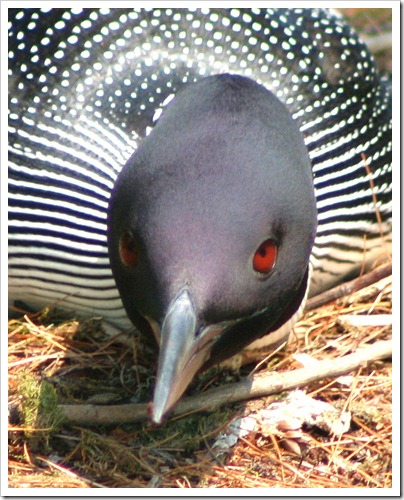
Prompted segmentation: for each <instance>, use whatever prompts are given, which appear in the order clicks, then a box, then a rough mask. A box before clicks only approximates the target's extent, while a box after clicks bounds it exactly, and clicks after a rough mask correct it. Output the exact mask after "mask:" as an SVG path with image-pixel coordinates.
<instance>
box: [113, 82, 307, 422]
mask: <svg viewBox="0 0 404 500" xmlns="http://www.w3.org/2000/svg"><path fill="white" fill-rule="evenodd" d="M316 215H317V212H316V202H315V196H314V188H313V181H312V171H311V164H310V160H309V157H308V152H307V149H306V147H305V144H304V141H303V138H302V135H301V133H300V131H299V128H298V125H297V124H296V123H295V122H294V120H293V119H292V117H291V115H290V113H289V112H288V110H287V109H286V107H285V106H284V105H283V104H282V103H281V102H280V101H279V100H278V99H277V98H276V97H275V96H274V95H273V94H272V93H271V92H269V91H268V90H266V89H265V88H264V87H262V86H261V85H258V84H257V83H255V82H253V81H252V80H250V79H248V78H245V77H241V76H236V75H228V74H223V75H217V76H212V77H207V78H204V79H202V80H200V81H198V82H197V83H193V84H190V85H188V86H186V87H184V88H183V89H182V90H181V91H180V92H179V93H178V94H177V96H176V97H175V99H174V100H173V101H172V102H171V103H170V104H169V105H168V106H167V108H166V110H165V111H164V113H163V115H162V117H161V118H160V120H159V121H158V123H157V125H156V126H155V128H154V129H153V130H152V132H151V133H150V134H149V136H147V137H146V138H145V139H144V141H143V142H142V144H141V145H140V147H139V148H138V150H137V151H136V152H135V153H134V155H133V156H132V157H131V158H130V159H129V161H128V162H127V164H126V165H125V166H124V168H123V170H122V171H121V173H120V175H119V177H118V179H117V182H116V184H115V187H114V189H113V193H112V196H111V200H110V206H109V219H108V246H109V256H110V260H111V266H112V270H113V274H114V278H115V280H116V283H117V286H118V289H119V291H120V294H121V298H122V301H123V304H124V307H125V309H126V311H127V314H128V316H129V318H130V319H131V320H132V322H133V323H134V324H135V325H136V326H137V327H138V328H139V329H140V330H141V331H143V332H145V333H146V334H150V333H151V332H153V333H154V335H155V336H156V338H157V340H158V342H159V346H160V347H159V361H158V368H157V380H156V388H155V393H154V401H153V410H152V418H153V420H154V421H155V422H157V423H158V422H160V421H161V420H162V418H163V416H164V415H165V414H166V413H167V411H168V410H169V409H170V408H172V406H173V405H174V404H175V402H176V401H177V400H178V399H179V398H180V397H181V395H182V394H183V392H184V390H185V389H186V388H187V386H188V385H189V383H190V381H191V380H192V378H193V376H194V375H195V373H196V372H197V371H199V370H200V369H202V368H206V367H208V366H211V365H212V364H214V363H217V362H219V361H221V360H223V359H225V358H227V357H229V356H231V355H233V354H235V353H237V352H238V351H240V350H241V349H242V348H243V347H245V346H246V345H248V344H249V343H251V342H252V341H254V340H256V339H258V338H260V337H262V336H263V335H265V334H267V333H269V332H271V331H274V330H276V329H277V328H279V327H280V326H281V325H282V324H284V323H285V322H287V321H288V320H289V319H290V318H291V317H292V315H293V314H294V313H295V312H296V310H297V309H298V308H299V306H300V303H301V301H302V297H303V296H304V292H305V290H306V287H307V275H308V264H309V257H310V253H311V249H312V245H313V241H314V237H315V233H316V224H317V222H316V220H317V218H316Z"/></svg>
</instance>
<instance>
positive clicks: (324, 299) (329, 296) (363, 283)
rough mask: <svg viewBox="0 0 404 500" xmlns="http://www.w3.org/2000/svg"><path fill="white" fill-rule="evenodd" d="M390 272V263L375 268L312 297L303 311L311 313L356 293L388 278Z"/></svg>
mask: <svg viewBox="0 0 404 500" xmlns="http://www.w3.org/2000/svg"><path fill="white" fill-rule="evenodd" d="M391 272H392V266H391V264H390V263H389V264H385V265H383V266H380V267H377V268H376V269H374V270H373V271H370V272H369V273H367V274H365V275H363V276H360V277H359V278H356V279H354V280H352V281H348V282H347V283H343V284H342V285H338V286H336V287H335V288H331V290H327V291H326V292H324V293H320V294H319V295H316V296H315V297H312V298H311V299H309V300H308V301H307V302H306V305H305V307H304V310H305V311H312V310H313V309H317V308H318V307H321V306H323V305H325V304H328V303H329V302H333V301H334V300H337V299H340V298H341V297H345V296H347V295H350V294H351V293H353V292H357V291H358V290H361V289H362V288H365V287H367V286H370V285H373V283H376V282H377V281H380V280H381V279H383V278H386V277H387V276H390V275H391Z"/></svg>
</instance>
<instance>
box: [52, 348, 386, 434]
mask: <svg viewBox="0 0 404 500" xmlns="http://www.w3.org/2000/svg"><path fill="white" fill-rule="evenodd" d="M391 355H392V342H391V340H387V341H380V342H377V343H375V344H371V345H367V346H366V347H362V348H360V349H358V350H357V351H356V352H354V353H352V354H348V355H346V356H343V357H342V358H336V359H333V360H332V361H330V360H329V359H326V360H323V361H319V362H318V363H317V364H316V366H310V367H309V368H299V369H297V370H293V371H290V372H284V373H277V372H272V373H266V374H258V375H254V376H253V377H251V378H248V377H247V378H244V379H243V380H241V381H240V382H237V383H234V384H228V385H225V386H222V387H218V388H215V389H211V390H208V391H206V392H204V393H202V394H198V395H196V396H190V397H186V398H184V399H183V400H182V401H180V402H179V403H178V404H177V405H176V406H175V408H174V410H173V412H172V414H173V415H182V414H184V413H189V412H192V413H194V412H197V411H212V410H214V409H216V408H218V407H220V406H223V405H228V404H231V403H237V402H240V401H245V400H248V399H253V398H260V397H264V396H270V395H271V394H275V393H280V392H282V391H287V390H291V389H295V388H296V387H300V386H304V385H306V384H309V383H311V382H314V381H318V380H321V379H322V378H326V377H327V378H328V377H330V378H332V377H338V376H340V375H343V374H345V373H347V372H350V371H353V370H356V369H358V368H360V367H363V366H364V365H368V364H370V363H372V362H374V361H377V360H380V359H385V358H389V357H391ZM58 408H59V409H60V411H61V413H62V416H63V418H64V421H65V423H68V424H76V425H119V424H123V423H128V422H139V421H142V420H146V419H147V418H148V408H149V405H148V404H126V405H111V406H96V405H88V404H83V405H59V407H58Z"/></svg>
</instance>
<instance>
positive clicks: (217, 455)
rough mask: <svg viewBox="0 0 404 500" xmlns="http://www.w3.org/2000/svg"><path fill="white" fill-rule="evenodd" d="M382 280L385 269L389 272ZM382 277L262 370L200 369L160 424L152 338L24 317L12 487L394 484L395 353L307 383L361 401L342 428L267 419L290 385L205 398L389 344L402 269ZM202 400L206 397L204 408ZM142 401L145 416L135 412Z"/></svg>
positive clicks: (314, 315)
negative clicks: (152, 412)
mask: <svg viewBox="0 0 404 500" xmlns="http://www.w3.org/2000/svg"><path fill="white" fill-rule="evenodd" d="M382 269H383V270H384V273H383V274H386V267H384V268H382ZM388 270H389V266H387V273H388ZM370 276H373V277H376V278H380V272H379V271H378V270H376V274H375V273H373V275H370ZM369 281H370V282H372V280H369V279H368V280H367V281H365V283H366V284H367V286H366V287H365V288H362V289H360V290H358V291H355V292H352V293H350V294H348V295H344V296H342V297H340V298H338V299H337V300H334V301H333V302H331V303H329V304H326V305H322V306H320V307H316V308H315V309H313V310H311V311H309V312H307V313H306V314H305V316H304V317H303V319H302V320H301V321H300V322H299V323H298V324H297V325H296V327H295V329H294V334H293V335H292V338H291V341H290V342H289V344H288V345H287V347H286V348H285V349H284V350H280V351H278V352H277V353H275V354H274V355H273V356H272V357H270V358H268V359H267V360H265V361H264V362H262V361H260V362H259V366H258V367H255V366H254V365H249V366H246V367H243V368H242V369H240V370H239V371H238V372H232V371H229V370H224V369H215V370H210V371H209V372H207V373H206V374H202V375H201V376H199V377H198V378H197V379H196V380H195V382H194V383H193V384H192V386H191V387H190V389H189V391H188V392H189V393H190V394H192V396H191V397H188V399H187V398H185V400H184V403H185V405H186V404H187V401H191V404H188V406H186V408H185V411H186V413H185V414H184V407H183V410H181V409H180V410H178V411H177V412H176V414H175V415H174V416H173V417H172V418H170V419H168V420H167V422H165V423H164V424H163V425H162V426H160V427H156V426H153V425H152V424H151V423H150V422H149V420H148V419H147V412H144V411H143V410H144V405H142V404H138V403H137V401H147V400H148V399H149V398H150V394H151V390H152V386H153V376H154V375H153V374H154V368H155V355H156V353H155V350H154V349H153V347H152V346H150V345H147V344H146V345H144V344H143V343H142V342H141V340H140V339H136V338H133V339H132V341H131V342H130V343H122V342H121V341H120V339H119V337H117V338H114V339H111V338H110V337H108V336H107V335H106V334H105V333H104V331H103V329H102V324H101V323H100V322H99V321H98V320H91V321H88V320H87V321H78V320H69V321H63V320H60V319H58V317H57V316H55V315H54V314H52V311H51V310H45V311H42V312H41V313H39V314H36V315H28V314H26V315H24V316H23V317H22V318H21V319H17V320H11V321H10V322H9V388H10V389H9V415H10V429H9V459H10V460H9V486H10V487H16V488H24V487H31V488H32V487H38V488H45V487H53V488H55V487H60V488H77V487H104V488H105V487H113V488H129V487H131V488H138V487H139V488H146V487H166V488H187V487H193V488H203V487H217V488H264V487H265V488H291V487H293V488H307V487H312V488H314V487H315V488H318V487H323V488H324V487H325V488H348V487H350V488H352V487H360V488H364V487H365V488H390V487H391V486H392V397H391V396H392V364H391V361H390V360H389V359H387V360H386V359H381V360H378V357H377V356H376V357H375V358H374V359H369V360H365V362H364V360H363V359H362V360H359V361H358V363H357V367H356V368H355V369H354V370H352V371H350V372H349V373H347V374H346V375H345V376H343V377H342V376H334V375H333V376H330V375H328V374H327V371H326V372H324V374H323V375H321V376H320V378H318V379H316V380H314V381H310V382H309V383H307V384H304V382H301V383H300V384H299V388H300V390H301V391H303V392H304V393H305V395H306V396H309V397H311V398H312V399H314V400H316V401H321V402H327V403H329V404H330V405H332V407H333V408H334V409H335V410H336V411H337V412H338V411H341V412H342V411H343V412H347V411H349V413H350V415H351V418H350V421H349V422H348V426H347V427H346V429H344V432H342V433H337V432H335V430H332V428H327V427H324V425H323V426H321V425H317V424H316V423H314V424H313V423H312V422H311V423H310V422H304V421H303V422H300V423H299V424H298V425H295V420H294V419H292V421H290V419H289V420H288V416H287V414H285V415H283V416H282V417H281V419H280V420H278V422H277V424H276V425H275V427H274V426H272V427H268V424H267V423H266V421H263V420H262V419H261V420H259V418H261V417H262V415H264V414H265V412H268V411H269V409H270V408H271V405H273V404H274V403H275V402H276V404H278V405H279V402H282V401H283V400H284V398H285V395H290V390H287V391H283V392H281V393H280V394H279V387H278V390H277V391H276V392H277V394H273V395H267V396H264V397H260V398H258V399H257V398H255V397H253V396H251V397H252V399H251V398H250V397H249V396H248V395H247V396H246V397H245V398H243V399H245V400H246V401H240V402H236V403H232V404H228V403H227V404H226V403H225V401H226V400H221V401H219V402H217V401H216V400H214V401H213V403H212V404H211V405H210V406H209V405H208V407H207V406H206V401H207V400H206V395H210V394H214V395H215V397H216V399H217V395H218V394H219V395H220V394H221V393H222V391H223V390H224V391H226V390H227V389H228V388H229V387H232V386H235V387H236V388H237V387H240V385H239V384H242V383H243V381H245V380H251V376H253V377H258V378H260V377H261V378H262V377H267V376H268V374H273V373H277V374H285V375H287V374H290V373H291V374H294V373H297V371H298V370H302V366H303V371H304V370H306V371H307V374H308V375H312V371H313V369H312V365H311V363H312V362H315V361H317V362H320V363H321V362H323V361H325V362H326V365H328V366H329V368H330V371H331V368H332V367H333V362H334V363H335V361H336V360H337V359H342V358H344V357H345V358H346V357H347V356H352V355H355V353H358V352H360V349H359V348H360V347H361V346H364V345H367V346H372V347H373V348H374V347H376V348H377V346H378V345H381V344H383V341H388V339H390V338H391V274H390V275H388V276H386V277H383V278H382V279H378V280H377V281H376V282H375V283H372V284H370V285H369ZM355 283H358V282H357V281H355ZM362 283H363V282H362ZM357 287H358V286H356V287H354V288H357ZM344 289H345V290H346V289H347V288H346V285H345V288H344ZM348 289H349V287H348ZM340 292H341V289H340ZM339 294H341V293H339ZM337 295H338V293H337ZM316 300H317V299H316ZM309 306H310V304H309ZM358 318H359V319H358ZM302 355H303V356H302ZM385 356H386V354H385V353H384V354H383V355H382V356H379V358H380V357H381V358H385ZM252 372H253V375H251V373H252ZM292 378H294V377H293V376H292ZM303 380H304V379H303ZM236 393H238V394H239V393H240V391H239V390H236ZM201 396H205V399H204V400H203V403H202V404H199V406H198V398H201ZM236 399H237V398H236ZM195 401H196V402H195ZM66 408H70V409H72V408H73V409H75V412H76V413H74V415H76V417H75V418H76V420H74V419H73V420H72V419H71V418H72V417H71V415H70V420H69V419H68V418H67V417H68V416H69V415H67V414H66V412H65V411H64V409H66ZM85 408H93V409H94V408H95V409H96V410H97V415H101V416H102V415H104V417H105V415H107V416H108V418H109V419H107V420H105V418H104V419H101V420H98V423H97V420H95V421H87V420H86V418H87V417H86V413H85V411H84V412H83V411H81V409H85ZM128 408H129V410H128ZM132 410H135V417H133V416H131V414H130V413H128V415H129V416H127V415H125V413H126V412H127V411H132ZM137 410H139V411H140V413H139V414H136V411H137ZM77 415H79V416H80V418H77ZM114 415H118V419H117V420H116V419H115V418H116V417H114ZM260 416H261V417H260ZM121 417H122V418H121ZM246 417H248V418H250V419H251V418H252V417H253V418H255V421H256V422H257V421H258V420H259V422H258V425H255V427H254V426H253V427H252V428H251V429H249V430H248V429H247V431H245V432H242V433H240V432H239V433H238V434H237V436H236V438H235V439H233V441H231V440H230V441H231V442H230V444H228V445H226V446H225V447H224V448H223V447H220V449H219V448H218V447H217V446H218V445H217V443H218V442H222V441H223V438H224V437H225V439H227V438H226V436H227V437H228V436H229V435H230V434H231V433H230V432H229V429H231V425H232V424H234V423H235V422H237V421H240V419H244V420H243V421H245V418H246ZM258 417H259V418H258ZM257 419H258V420H257ZM100 422H101V423H100ZM233 437H234V436H233ZM220 440H222V441H220Z"/></svg>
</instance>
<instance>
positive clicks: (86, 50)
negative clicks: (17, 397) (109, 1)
mask: <svg viewBox="0 0 404 500" xmlns="http://www.w3.org/2000/svg"><path fill="white" fill-rule="evenodd" d="M8 160H9V200H8V201H9V303H10V304H13V303H14V302H15V301H23V302H24V303H26V304H29V305H30V306H32V307H44V306H46V305H49V304H51V303H55V302H57V304H58V307H60V308H62V309H64V310H66V311H73V312H74V313H75V314H77V315H83V316H85V315H87V316H89V315H101V316H102V317H104V318H105V320H106V321H107V322H108V323H109V324H111V325H114V326H115V327H116V328H118V329H128V328H130V327H131V325H135V326H136V327H137V328H138V329H139V330H140V331H141V332H142V333H143V334H144V335H151V336H154V337H155V338H156V340H157V343H158V345H159V358H158V366H157V377H156V387H155V391H154V399H153V405H152V419H153V420H154V421H155V422H156V423H159V422H161V421H162V419H163V418H164V416H165V415H166V414H167V413H168V412H169V410H170V409H171V408H172V407H173V406H174V404H175V403H176V401H178V399H179V398H180V397H181V396H182V394H183V393H184V391H185V390H186V388H187V386H188V385H189V383H190V381H191V380H192V379H193V377H194V376H195V374H196V373H198V372H199V371H200V370H201V369H205V368H207V367H209V366H212V365H213V364H216V363H218V362H220V361H222V360H224V359H226V358H229V357H230V356H232V355H234V354H236V353H237V352H239V351H240V350H242V349H244V348H248V346H249V345H250V346H254V345H257V346H258V345H260V342H262V339H265V343H267V344H269V345H276V344H278V343H279V342H282V341H283V340H284V338H286V337H287V335H288V333H289V331H290V329H291V327H292V326H293V324H294V322H295V321H296V320H297V318H298V317H299V314H301V311H302V310H303V308H304V304H305V300H306V298H307V296H310V295H315V294H317V293H319V292H321V291H323V290H326V289H327V288H330V287H332V286H333V285H335V284H337V283H339V282H341V281H342V280H343V279H344V278H346V277H347V276H349V275H352V274H354V273H358V272H359V271H360V269H362V268H363V267H365V266H370V265H372V263H374V262H375V261H376V260H377V259H378V258H380V256H381V255H383V253H384V252H386V248H387V249H388V248H389V245H390V244H391V189H392V188H391V87H390V83H389V81H388V80H387V79H384V78H382V77H381V76H380V75H379V73H378V71H377V68H376V66H375V63H374V61H373V58H372V56H371V55H370V53H369V51H368V49H367V47H366V46H365V44H364V43H363V42H362V41H361V40H360V39H359V38H358V36H357V35H356V34H355V32H354V31H353V30H352V29H351V28H350V27H349V26H348V25H347V24H346V22H345V21H344V20H343V19H342V18H341V17H340V16H339V15H338V14H336V13H335V12H333V11H329V10H326V9H317V8H316V9H313V8H311V9H300V8H299V9H297V8H294V9H293V8H291V9H284V8H281V9H255V8H254V9H236V8H225V9H210V8H195V9H190V8H189V9H171V8H138V9H122V8H119V9H116V8H115V9H114V8H113V9H106V8H101V9H100V8H98V9H92V8H91V9H90V8H84V9H76V8H74V9H59V8H58V9H31V8H29V9H28V8H13V9H9V145H8ZM376 212H377V214H378V217H377V216H376ZM380 219H381V221H380ZM387 251H388V250H387Z"/></svg>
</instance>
